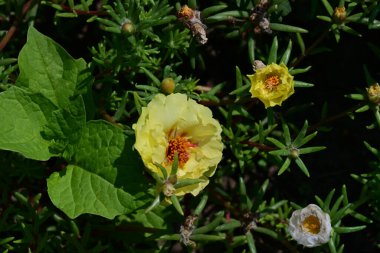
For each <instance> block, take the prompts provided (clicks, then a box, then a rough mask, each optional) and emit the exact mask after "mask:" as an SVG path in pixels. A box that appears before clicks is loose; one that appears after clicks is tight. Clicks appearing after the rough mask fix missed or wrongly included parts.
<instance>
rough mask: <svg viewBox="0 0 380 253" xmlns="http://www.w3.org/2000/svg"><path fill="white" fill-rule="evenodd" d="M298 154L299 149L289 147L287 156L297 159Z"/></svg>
mask: <svg viewBox="0 0 380 253" xmlns="http://www.w3.org/2000/svg"><path fill="white" fill-rule="evenodd" d="M299 155H300V151H299V150H298V149H296V148H292V149H290V152H289V156H290V157H291V158H293V159H297V158H298V157H299Z"/></svg>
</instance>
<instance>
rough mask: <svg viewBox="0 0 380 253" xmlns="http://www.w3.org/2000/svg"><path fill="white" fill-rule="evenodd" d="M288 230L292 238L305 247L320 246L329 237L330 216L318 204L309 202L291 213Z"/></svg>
mask: <svg viewBox="0 0 380 253" xmlns="http://www.w3.org/2000/svg"><path fill="white" fill-rule="evenodd" d="M288 231H289V233H290V235H291V236H292V237H293V239H294V240H296V241H297V242H298V243H299V244H302V245H303V246H305V247H308V248H312V247H317V246H320V245H322V244H325V243H327V242H328V241H329V239H330V234H331V222H330V216H329V215H328V214H327V213H325V212H323V211H322V209H321V208H320V207H319V206H317V205H314V204H310V205H308V206H307V207H305V208H303V209H300V210H296V211H294V212H293V213H292V217H291V218H290V220H289V227H288Z"/></svg>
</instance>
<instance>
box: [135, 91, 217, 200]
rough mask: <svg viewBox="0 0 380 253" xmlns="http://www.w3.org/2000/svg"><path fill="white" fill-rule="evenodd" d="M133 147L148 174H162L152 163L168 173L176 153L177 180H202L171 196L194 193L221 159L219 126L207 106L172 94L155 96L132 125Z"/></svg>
mask: <svg viewBox="0 0 380 253" xmlns="http://www.w3.org/2000/svg"><path fill="white" fill-rule="evenodd" d="M133 129H134V130H135V134H136V143H135V148H136V149H137V151H138V152H139V153H140V155H141V158H142V160H143V162H144V165H145V167H146V168H147V169H148V171H149V172H150V173H153V174H158V175H160V176H163V175H162V172H161V170H160V169H159V168H158V167H157V166H156V165H155V164H157V163H158V164H161V165H162V166H163V167H165V168H166V170H167V172H168V174H170V171H171V167H172V163H173V160H174V157H175V154H176V153H177V154H178V162H179V164H178V171H177V175H176V176H177V180H179V181H180V180H183V179H203V181H202V182H200V183H197V184H193V185H189V186H185V187H182V188H179V189H176V190H175V193H174V194H175V195H177V196H182V195H184V194H186V193H191V194H193V195H194V196H196V195H197V194H198V193H199V192H200V191H201V190H202V189H203V188H204V187H206V185H207V184H208V177H211V176H212V175H213V174H214V172H215V169H216V167H217V165H218V163H219V162H220V160H221V159H222V150H223V143H222V140H221V131H222V129H221V126H220V124H219V123H218V121H216V120H215V119H214V118H213V117H212V112H211V110H210V109H208V108H207V107H205V106H203V105H200V104H197V103H196V102H195V101H194V100H192V99H188V98H187V96H186V95H184V94H180V93H173V94H170V95H168V96H165V95H163V94H158V95H156V96H155V97H154V98H153V100H152V101H151V102H150V103H149V104H148V106H147V107H144V108H143V109H142V113H141V116H140V118H139V119H138V121H137V123H136V124H134V125H133Z"/></svg>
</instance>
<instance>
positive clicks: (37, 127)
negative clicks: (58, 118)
mask: <svg viewBox="0 0 380 253" xmlns="http://www.w3.org/2000/svg"><path fill="white" fill-rule="evenodd" d="M54 110H56V107H55V106H54V105H53V104H52V103H51V102H50V101H49V100H48V99H46V98H45V97H43V96H42V95H41V94H34V93H31V92H28V91H26V90H24V89H21V88H18V87H11V88H9V89H8V90H7V91H4V92H2V93H0V118H1V124H0V149H5V150H11V151H15V152H19V153H21V154H23V155H24V156H25V157H27V158H31V159H35V160H42V161H45V160H48V159H49V158H50V157H51V156H53V155H52V154H51V152H50V151H49V145H50V142H49V141H47V140H46V139H45V138H44V137H43V136H42V135H41V134H42V132H43V131H44V126H45V125H46V124H47V122H49V121H50V117H51V113H52V112H53V111H54Z"/></svg>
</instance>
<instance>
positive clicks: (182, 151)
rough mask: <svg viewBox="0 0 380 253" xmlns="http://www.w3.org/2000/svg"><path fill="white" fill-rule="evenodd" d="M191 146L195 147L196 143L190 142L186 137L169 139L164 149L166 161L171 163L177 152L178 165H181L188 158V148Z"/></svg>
mask: <svg viewBox="0 0 380 253" xmlns="http://www.w3.org/2000/svg"><path fill="white" fill-rule="evenodd" d="M193 147H196V144H194V143H191V142H190V141H189V140H188V139H186V138H185V137H182V136H178V137H175V138H174V139H171V140H169V145H168V148H167V150H166V158H167V161H168V162H170V163H172V162H173V161H174V157H175V154H176V153H177V154H178V164H179V167H180V168H181V167H183V166H184V165H185V163H186V162H187V161H188V160H189V159H190V150H189V149H190V148H193Z"/></svg>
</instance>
